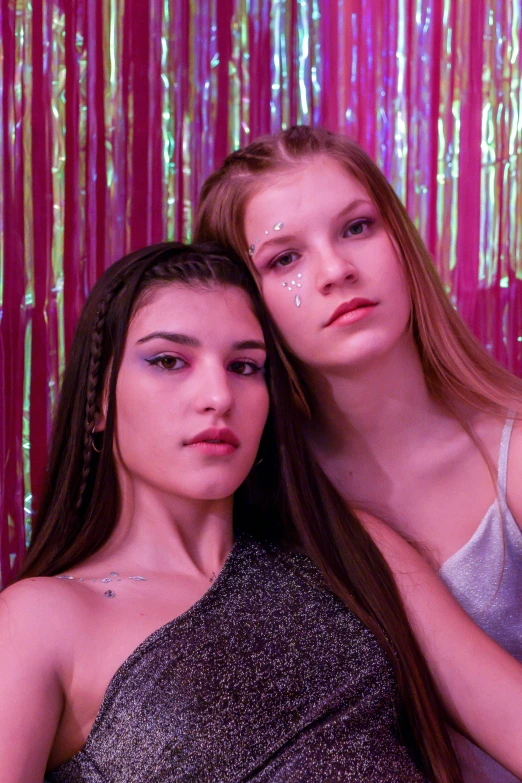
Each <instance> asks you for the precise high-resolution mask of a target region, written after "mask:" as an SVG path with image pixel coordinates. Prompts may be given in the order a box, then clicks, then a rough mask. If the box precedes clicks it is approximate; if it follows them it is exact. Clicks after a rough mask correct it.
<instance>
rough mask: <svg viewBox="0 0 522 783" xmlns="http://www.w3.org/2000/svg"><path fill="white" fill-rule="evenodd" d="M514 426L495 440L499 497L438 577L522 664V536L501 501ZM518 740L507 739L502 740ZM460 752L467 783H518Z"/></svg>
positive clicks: (476, 753)
mask: <svg viewBox="0 0 522 783" xmlns="http://www.w3.org/2000/svg"><path fill="white" fill-rule="evenodd" d="M513 422H514V419H513V418H511V417H510V418H508V419H507V421H506V423H505V425H504V429H503V431H502V437H501V441H500V452H499V460H498V498H497V499H496V500H495V502H494V503H493V504H492V505H491V507H490V508H489V509H488V511H487V512H486V515H485V517H484V519H483V520H482V522H481V523H480V525H479V526H478V528H477V530H476V531H475V533H474V535H473V536H472V537H471V538H470V540H469V541H468V542H467V543H466V544H465V545H464V546H463V547H462V548H461V549H459V551H458V552H456V553H455V554H454V555H452V556H451V557H450V558H449V559H448V560H446V562H445V563H444V565H443V566H442V568H441V569H440V571H439V576H440V577H441V579H442V580H443V581H444V582H445V583H446V585H447V586H448V587H449V589H450V590H451V592H452V593H453V595H454V596H455V598H456V599H457V600H458V602H459V603H460V604H461V606H462V607H463V608H464V609H465V610H466V612H467V613H468V614H469V615H470V617H472V618H473V620H475V622H476V623H477V625H479V626H480V627H481V628H482V629H483V630H484V631H486V633H487V634H489V636H491V638H492V639H494V640H495V641H496V642H498V644H500V645H501V646H502V647H504V649H505V650H507V651H508V652H509V653H511V655H513V656H514V657H515V658H517V660H519V661H520V662H521V663H522V532H521V530H520V528H519V527H518V525H517V523H516V522H515V519H514V517H513V514H512V513H511V511H510V510H509V508H508V505H507V502H506V486H507V465H508V452H509V441H510V438H511V432H512V429H513ZM520 741H521V739H520V737H506V742H513V743H515V742H520ZM459 753H460V758H461V764H462V768H463V772H464V773H465V779H466V780H467V781H468V780H469V781H470V783H471V781H473V783H486V781H487V783H513V782H514V781H518V780H519V779H518V778H515V777H514V776H513V775H512V774H511V773H510V772H508V771H507V770H506V769H504V767H501V766H500V765H499V764H497V762H496V761H494V760H493V759H492V758H491V757H490V756H488V755H486V754H485V753H484V752H483V751H482V750H480V749H479V748H477V747H476V745H473V744H472V743H470V742H468V741H467V740H463V741H462V748H460V747H459Z"/></svg>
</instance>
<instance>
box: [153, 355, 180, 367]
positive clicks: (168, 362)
mask: <svg viewBox="0 0 522 783" xmlns="http://www.w3.org/2000/svg"><path fill="white" fill-rule="evenodd" d="M147 361H148V363H149V364H151V365H152V366H153V367H159V368H160V369H161V370H181V369H182V368H183V367H185V366H186V364H187V363H186V362H185V361H183V359H180V357H179V356H171V355H170V354H164V355H163V356H155V357H154V359H147Z"/></svg>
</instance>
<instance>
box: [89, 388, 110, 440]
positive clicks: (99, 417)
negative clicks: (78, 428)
mask: <svg viewBox="0 0 522 783" xmlns="http://www.w3.org/2000/svg"><path fill="white" fill-rule="evenodd" d="M108 407H109V390H108V388H107V385H105V388H104V390H103V395H102V399H101V407H100V408H99V409H98V410H97V411H96V414H95V416H94V427H93V432H103V430H104V429H105V425H106V423H107V408H108Z"/></svg>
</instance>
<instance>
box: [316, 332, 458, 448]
mask: <svg viewBox="0 0 522 783" xmlns="http://www.w3.org/2000/svg"><path fill="white" fill-rule="evenodd" d="M308 381H309V385H310V386H311V389H312V393H313V396H314V398H315V400H319V401H320V403H318V404H317V406H316V410H315V414H316V415H315V416H314V424H313V426H312V427H311V428H310V438H311V442H312V445H313V446H314V447H315V448H317V450H318V452H319V453H322V454H323V455H324V456H333V455H335V454H338V453H340V452H346V451H349V452H354V453H358V454H361V453H362V452H365V451H369V452H372V453H374V454H375V453H377V452H383V451H390V452H393V451H395V450H397V449H398V450H399V451H400V450H401V449H404V448H405V447H407V448H408V449H409V448H411V445H412V443H413V442H414V441H421V440H423V439H424V438H425V437H426V436H427V435H428V433H429V432H432V431H433V428H434V426H435V425H436V426H440V422H441V419H443V418H446V419H447V418H448V414H447V412H445V411H444V410H443V409H442V408H441V406H440V405H438V404H437V403H436V402H435V401H434V400H433V399H432V398H431V397H430V394H429V392H428V389H427V386H426V381H425V378H424V375H423V372H422V366H421V362H420V359H419V357H418V354H417V351H416V349H415V347H414V345H413V343H412V340H411V338H409V336H408V339H404V340H403V341H401V342H400V343H399V344H397V345H396V346H395V347H394V349H393V350H391V351H389V352H388V353H386V354H385V355H383V356H379V357H377V358H376V359H374V360H373V361H371V362H366V363H364V365H363V364H361V365H359V366H357V367H348V368H345V367H343V368H342V370H341V371H339V372H337V371H335V370H334V371H325V372H317V371H313V372H312V374H311V376H310V375H309V378H308Z"/></svg>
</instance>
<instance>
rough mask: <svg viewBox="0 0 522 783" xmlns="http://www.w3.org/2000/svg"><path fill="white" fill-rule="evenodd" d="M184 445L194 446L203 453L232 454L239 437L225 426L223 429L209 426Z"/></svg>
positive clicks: (237, 444)
mask: <svg viewBox="0 0 522 783" xmlns="http://www.w3.org/2000/svg"><path fill="white" fill-rule="evenodd" d="M184 445H185V446H194V447H196V448H197V449H198V451H202V452H203V453H204V454H215V455H224V454H232V452H233V451H235V449H237V447H238V446H239V439H238V438H237V436H236V435H235V434H234V433H233V432H232V430H229V429H228V428H226V427H225V428H224V429H218V428H217V427H209V428H208V429H207V430H203V432H199V433H198V434H197V435H195V436H194V437H193V438H191V439H190V440H188V441H186V442H185V443H184Z"/></svg>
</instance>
